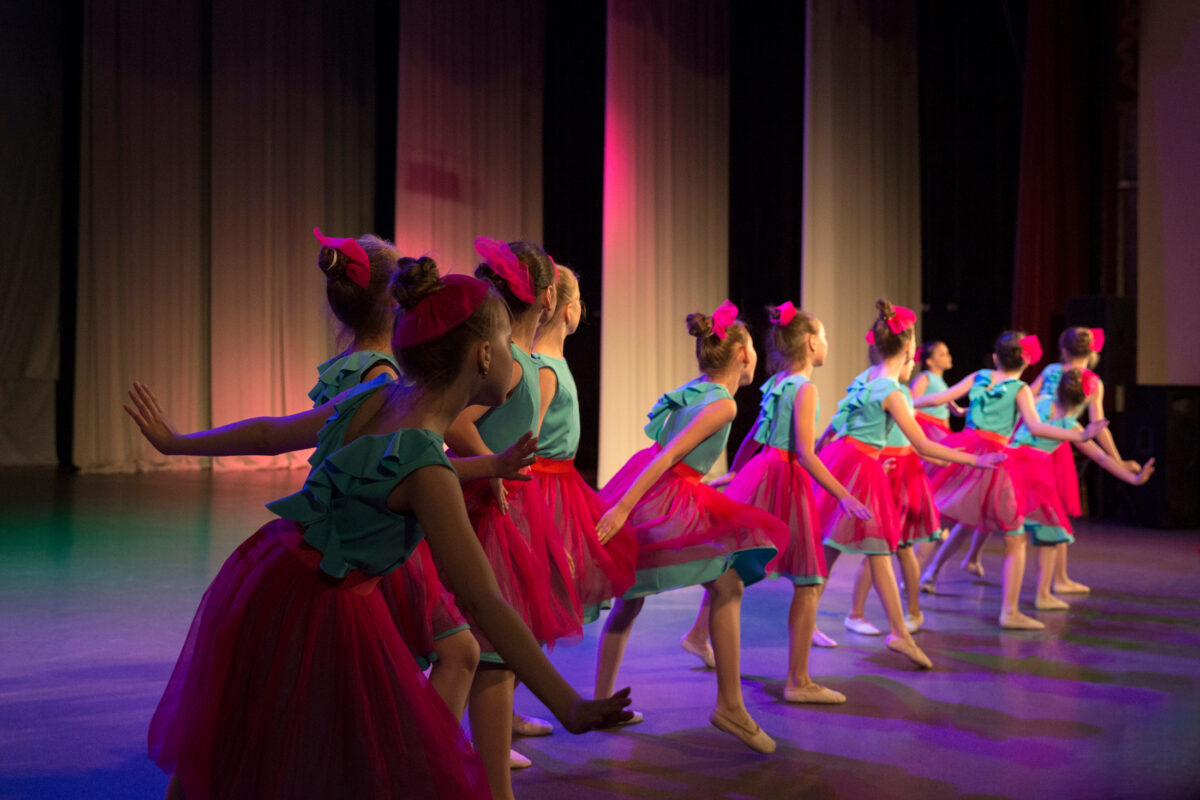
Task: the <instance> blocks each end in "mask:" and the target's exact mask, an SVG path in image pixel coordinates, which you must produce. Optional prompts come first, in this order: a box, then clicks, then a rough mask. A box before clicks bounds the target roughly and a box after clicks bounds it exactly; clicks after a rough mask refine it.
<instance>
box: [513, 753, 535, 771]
mask: <svg viewBox="0 0 1200 800" xmlns="http://www.w3.org/2000/svg"><path fill="white" fill-rule="evenodd" d="M532 766H533V762H532V761H530V760H529V759H528V758H526V757H525V756H523V755H521V754H520V753H518V752H517V751H516V750H509V751H508V768H509V769H529V768H530V767H532Z"/></svg>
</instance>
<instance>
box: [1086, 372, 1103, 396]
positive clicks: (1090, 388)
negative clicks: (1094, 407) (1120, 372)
mask: <svg viewBox="0 0 1200 800" xmlns="http://www.w3.org/2000/svg"><path fill="white" fill-rule="evenodd" d="M1098 388H1100V376H1099V375H1097V374H1096V373H1094V372H1092V371H1091V370H1090V369H1085V370H1084V371H1083V393H1084V395H1085V396H1087V397H1091V396H1092V395H1094V394H1095V393H1096V390H1097V389H1098Z"/></svg>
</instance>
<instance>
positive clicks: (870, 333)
mask: <svg viewBox="0 0 1200 800" xmlns="http://www.w3.org/2000/svg"><path fill="white" fill-rule="evenodd" d="M863 338H864V339H866V340H867V344H869V345H871V346H872V347H874V346H875V331H873V330H871V331H867V335H866V336H864V337H863Z"/></svg>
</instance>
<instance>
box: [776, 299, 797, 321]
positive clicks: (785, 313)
mask: <svg viewBox="0 0 1200 800" xmlns="http://www.w3.org/2000/svg"><path fill="white" fill-rule="evenodd" d="M775 310H776V311H777V312H778V313H779V324H780V325H787V324H788V323H789V322H791V321H792V320H794V319H795V318H796V307H795V306H794V305H792V301H791V300H788V301H787V302H786V303H781V304H779V305H777V306H775Z"/></svg>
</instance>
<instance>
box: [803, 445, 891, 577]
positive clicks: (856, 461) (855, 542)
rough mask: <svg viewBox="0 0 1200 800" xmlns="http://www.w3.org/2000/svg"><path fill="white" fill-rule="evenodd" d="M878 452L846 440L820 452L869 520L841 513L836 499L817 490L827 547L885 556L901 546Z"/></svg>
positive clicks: (828, 467) (889, 490)
mask: <svg viewBox="0 0 1200 800" xmlns="http://www.w3.org/2000/svg"><path fill="white" fill-rule="evenodd" d="M879 453H880V451H879V450H877V449H875V448H873V447H871V446H870V445H868V444H864V443H863V442H860V441H858V440H857V439H854V438H853V437H849V436H842V437H838V438H837V439H834V440H833V441H832V442H830V443H829V444H827V445H826V446H825V449H824V450H822V451H821V461H822V463H824V464H825V466H826V468H827V469H828V470H829V471H830V472H831V473H833V477H835V478H837V479H838V481H839V482H840V483H841V484H842V485H843V486H845V487H846V490H847V491H848V492H850V494H852V495H853V496H854V497H856V498H857V499H858V500H859V501H860V502H861V503H863V505H865V506H866V507H867V508H869V509H871V518H870V519H858V518H857V517H852V516H850V515H849V514H846V513H844V512H843V511H842V509H841V507H840V506H839V505H838V501H837V498H836V497H834V496H833V495H831V494H829V492H826V491H825V490H824V489H821V488H820V487H818V488H817V491H816V496H817V513H818V514H819V515H820V517H821V538H822V540H823V541H824V543H825V544H827V545H829V546H830V547H836V548H837V549H838V550H841V551H843V552H846V553H866V554H868V555H888V554H890V553H894V552H896V548H897V546H899V543H900V513H899V512H898V511H897V510H896V501H895V498H894V495H893V494H892V485H891V483H890V482H889V481H888V476H887V475H886V474H885V473H884V471H883V467H882V466H881V465H880V463H879Z"/></svg>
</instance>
